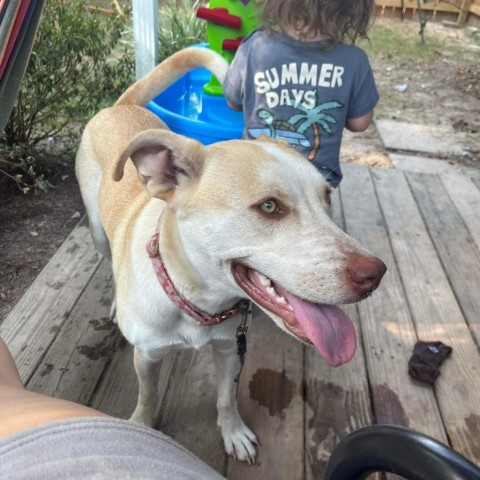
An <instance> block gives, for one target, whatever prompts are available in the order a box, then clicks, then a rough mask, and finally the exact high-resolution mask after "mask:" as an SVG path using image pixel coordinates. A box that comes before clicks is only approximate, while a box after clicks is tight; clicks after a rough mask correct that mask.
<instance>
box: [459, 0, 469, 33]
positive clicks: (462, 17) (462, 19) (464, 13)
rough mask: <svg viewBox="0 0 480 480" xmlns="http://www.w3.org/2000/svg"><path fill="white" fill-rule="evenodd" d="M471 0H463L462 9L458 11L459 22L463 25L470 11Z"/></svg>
mask: <svg viewBox="0 0 480 480" xmlns="http://www.w3.org/2000/svg"><path fill="white" fill-rule="evenodd" d="M471 3H472V2H471V0H463V2H462V4H461V7H460V11H459V12H458V19H457V23H458V24H459V25H460V26H461V27H463V26H464V25H465V22H466V21H467V17H468V14H469V12H470V7H471Z"/></svg>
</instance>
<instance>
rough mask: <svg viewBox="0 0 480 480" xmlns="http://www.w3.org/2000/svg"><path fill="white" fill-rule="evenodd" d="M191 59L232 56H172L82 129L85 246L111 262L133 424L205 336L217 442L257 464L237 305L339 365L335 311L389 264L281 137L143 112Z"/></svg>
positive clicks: (342, 341) (349, 333)
mask: <svg viewBox="0 0 480 480" xmlns="http://www.w3.org/2000/svg"><path fill="white" fill-rule="evenodd" d="M196 67H204V68H207V69H208V70H210V71H211V72H212V73H213V74H214V75H215V76H216V77H217V78H218V79H219V81H220V82H222V81H223V79H224V76H225V72H226V70H227V68H228V64H227V62H226V61H225V60H224V59H223V58H222V57H221V56H220V55H218V54H216V53H215V52H213V51H210V50H208V49H205V48H188V49H185V50H182V51H180V52H177V53H176V54H174V55H173V56H171V57H169V58H168V59H167V60H165V61H164V62H163V63H161V64H160V65H159V66H157V68H156V69H155V70H153V71H152V72H151V73H149V74H148V75H147V76H145V77H144V78H143V79H140V80H139V81H138V82H136V83H135V84H133V85H132V86H131V87H130V88H129V89H127V91H126V92H125V93H124V94H123V95H122V96H121V97H120V99H119V100H118V101H117V103H116V104H115V106H113V107H111V108H107V109H104V110H102V111H100V112H99V113H98V114H97V115H96V116H95V117H93V119H92V120H91V121H90V122H89V123H88V124H87V126H86V128H85V131H84V133H83V135H82V139H81V142H80V145H79V149H78V154H77V159H76V175H77V179H78V182H79V184H80V189H81V193H82V197H83V200H84V203H85V206H86V209H87V213H88V218H89V224H90V230H91V234H92V237H93V241H94V244H95V246H96V248H97V249H98V250H99V251H100V252H101V253H102V254H103V255H104V256H105V257H107V258H109V259H111V261H112V268H113V273H114V280H115V300H114V305H116V307H115V306H114V307H113V308H114V309H115V308H116V320H117V322H118V324H119V327H120V329H121V331H122V333H123V334H124V336H125V337H126V338H127V339H128V341H129V342H130V343H131V344H133V346H134V364H135V369H136V372H137V375H138V381H139V394H138V402H137V406H136V408H135V410H134V412H133V415H132V417H131V419H132V420H133V421H135V422H138V423H141V424H144V425H149V426H151V425H153V423H154V420H155V419H154V415H155V411H154V410H155V407H154V405H155V400H156V395H157V392H156V385H157V377H158V368H159V361H160V360H161V358H162V356H163V355H164V354H165V353H166V352H167V351H169V350H170V349H172V348H201V347H203V346H204V345H206V344H211V345H212V350H213V357H214V362H215V366H216V369H217V377H218V398H217V409H218V425H219V427H220V429H221V434H222V437H223V441H224V445H225V450H226V452H227V453H228V454H229V455H232V456H234V457H235V458H237V459H239V460H243V461H248V462H251V463H252V462H254V460H255V455H256V445H257V444H258V443H257V439H256V436H255V435H254V433H253V432H252V431H251V430H250V429H249V428H248V427H247V426H246V425H245V424H244V422H243V420H242V419H241V418H240V415H239V413H238V409H237V403H236V386H235V377H236V375H237V374H238V372H239V370H240V360H239V357H238V355H237V351H236V349H237V347H236V342H235V338H236V330H237V327H238V325H239V318H240V316H239V314H242V315H244V314H245V304H244V303H243V301H244V299H247V300H249V301H251V302H253V304H255V305H257V306H258V307H259V308H260V309H261V310H263V311H264V312H265V313H266V314H267V315H268V316H269V317H271V319H272V320H273V321H274V322H275V323H276V324H277V325H278V327H280V329H282V330H283V331H285V332H286V333H288V334H290V335H293V336H294V337H296V338H297V339H299V340H301V341H303V342H305V343H308V344H313V345H314V346H315V348H316V349H317V350H318V351H319V353H320V354H321V355H322V357H323V358H324V359H325V361H327V362H328V363H329V364H330V365H332V366H337V365H341V364H343V363H345V362H347V361H348V360H350V359H351V357H352V356H353V354H354V352H355V346H356V340H355V330H354V327H353V324H352V322H351V321H350V320H349V319H348V317H347V316H346V314H345V313H344V312H343V311H342V310H341V309H340V308H339V307H338V306H336V305H337V304H342V303H351V302H357V301H359V300H361V299H363V298H365V297H367V296H368V295H370V294H371V293H372V292H373V291H374V290H375V289H376V288H377V287H378V285H379V283H380V280H381V278H382V276H383V275H384V273H385V271H386V267H385V265H384V263H383V262H382V261H381V260H380V259H378V258H377V257H375V256H374V255H372V254H371V253H370V252H368V251H367V250H366V249H365V248H363V247H362V246H360V245H359V244H358V243H357V242H356V241H355V240H354V239H352V238H351V237H349V236H348V235H347V234H346V233H344V232H343V231H342V230H340V229H339V228H338V227H337V226H336V225H335V224H334V223H333V221H332V220H331V218H330V215H329V209H330V188H329V186H328V184H327V182H326V181H325V180H324V179H323V177H322V176H321V174H320V173H319V172H318V171H317V170H316V169H315V167H314V166H313V165H312V164H311V163H310V162H308V161H307V160H306V159H304V158H303V157H302V156H301V155H300V154H298V153H297V152H295V150H293V149H292V148H291V147H289V146H288V145H286V144H284V143H282V142H279V141H275V140H271V139H269V140H266V139H257V140H254V141H253V140H230V141H226V142H220V143H216V144H213V145H210V146H204V145H202V144H200V143H199V142H197V141H196V140H193V139H189V138H186V137H184V136H181V135H177V134H175V133H173V132H171V131H170V130H169V129H168V128H167V126H166V125H165V124H164V123H163V122H162V121H161V120H160V119H159V118H158V117H156V116H155V115H154V114H153V113H151V112H150V111H148V110H147V109H146V108H144V107H145V105H146V104H147V103H148V101H150V100H151V99H152V98H153V97H154V96H155V95H157V94H158V93H160V92H161V91H162V90H164V89H165V88H166V87H167V86H168V85H170V84H171V83H173V82H174V81H175V80H177V79H178V78H179V77H180V76H181V75H183V74H185V73H186V72H188V71H189V70H191V69H193V68H196ZM147 244H148V250H147V247H146V245H147Z"/></svg>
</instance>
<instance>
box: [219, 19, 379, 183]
mask: <svg viewBox="0 0 480 480" xmlns="http://www.w3.org/2000/svg"><path fill="white" fill-rule="evenodd" d="M326 47H327V44H326V42H325V41H318V42H301V41H299V40H296V39H294V38H291V37H288V36H286V35H283V34H281V33H275V32H268V31H266V30H265V29H263V28H260V29H257V30H254V31H253V32H252V33H251V34H250V35H249V36H248V37H246V38H245V39H244V40H243V42H242V43H241V45H240V47H239V49H238V51H237V53H236V54H235V58H234V59H233V62H232V64H231V66H230V68H229V70H228V72H227V76H226V78H225V82H224V84H223V93H224V95H225V98H226V99H227V101H228V102H229V103H230V104H231V105H232V106H233V107H236V108H242V109H243V112H244V119H245V130H244V133H243V137H244V138H258V137H259V136H260V135H262V134H264V135H268V136H271V137H273V138H277V139H282V140H286V141H287V142H288V143H290V145H291V146H293V147H294V148H295V149H296V150H297V151H299V152H300V153H301V154H302V155H303V156H304V157H306V158H308V159H309V160H311V161H312V162H313V163H314V165H315V166H316V167H317V169H318V170H319V171H320V173H322V175H324V176H325V177H326V178H327V180H328V181H329V182H330V183H331V185H332V186H334V187H336V186H337V185H338V184H339V183H340V180H341V178H342V174H341V171H340V162H339V153H340V143H341V139H342V133H343V128H344V126H345V122H346V120H347V119H354V118H359V117H362V116H363V115H366V114H367V113H369V112H371V111H372V110H373V108H374V107H375V105H376V103H377V101H378V99H379V96H378V92H377V89H376V86H375V81H374V78H373V73H372V69H371V67H370V63H369V61H368V57H367V55H366V53H365V52H364V51H363V50H362V49H360V48H359V47H357V46H355V45H346V44H339V45H337V46H336V47H335V48H331V49H329V50H325V48H326Z"/></svg>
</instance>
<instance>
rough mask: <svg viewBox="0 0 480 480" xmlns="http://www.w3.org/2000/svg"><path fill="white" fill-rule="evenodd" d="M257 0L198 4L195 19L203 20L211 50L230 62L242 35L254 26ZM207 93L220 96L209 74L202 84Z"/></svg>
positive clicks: (219, 91) (228, 0)
mask: <svg viewBox="0 0 480 480" xmlns="http://www.w3.org/2000/svg"><path fill="white" fill-rule="evenodd" d="M258 13H259V4H258V0H211V1H210V7H199V9H198V10H197V18H201V19H203V20H207V22H208V25H207V39H208V44H209V46H210V48H211V49H212V50H215V51H216V52H217V53H219V54H220V55H222V57H223V58H225V60H227V62H228V63H231V61H232V60H233V57H234V56H235V52H236V51H237V48H238V46H239V45H240V42H241V41H242V38H243V37H245V36H246V35H248V34H249V33H250V32H251V31H252V30H254V29H255V28H256V27H257V25H258ZM203 89H204V91H205V92H206V93H208V94H210V95H222V94H223V92H222V86H221V85H220V82H219V81H218V80H217V79H216V78H215V77H213V76H212V78H211V80H210V82H208V83H207V84H205V86H204V87H203Z"/></svg>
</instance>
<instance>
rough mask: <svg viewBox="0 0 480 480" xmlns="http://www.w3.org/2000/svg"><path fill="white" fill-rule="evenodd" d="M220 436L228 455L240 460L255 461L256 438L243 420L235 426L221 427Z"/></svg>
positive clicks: (251, 462)
mask: <svg viewBox="0 0 480 480" xmlns="http://www.w3.org/2000/svg"><path fill="white" fill-rule="evenodd" d="M222 437H223V443H224V445H225V451H226V452H227V453H228V455H231V456H232V457H233V458H236V459H237V460H241V461H242V462H248V463H250V464H254V463H255V457H256V455H257V451H256V448H255V446H256V445H258V440H257V437H256V436H255V434H254V433H253V432H252V431H251V430H250V429H249V428H248V427H247V426H246V425H245V424H244V423H243V422H241V424H240V425H237V426H236V428H222Z"/></svg>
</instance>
